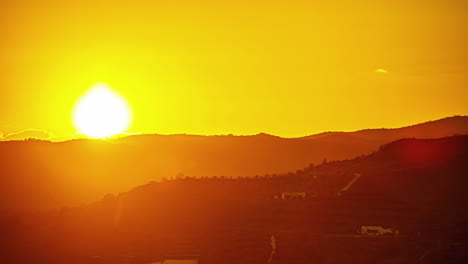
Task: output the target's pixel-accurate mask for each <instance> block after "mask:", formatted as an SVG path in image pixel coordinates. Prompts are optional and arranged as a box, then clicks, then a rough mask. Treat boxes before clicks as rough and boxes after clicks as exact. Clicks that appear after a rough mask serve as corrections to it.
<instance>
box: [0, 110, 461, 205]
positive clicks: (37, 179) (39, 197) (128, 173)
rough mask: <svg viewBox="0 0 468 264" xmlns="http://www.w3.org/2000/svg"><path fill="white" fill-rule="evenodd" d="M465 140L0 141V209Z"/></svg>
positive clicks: (391, 136) (418, 133)
mask: <svg viewBox="0 0 468 264" xmlns="http://www.w3.org/2000/svg"><path fill="white" fill-rule="evenodd" d="M454 134H460V135H461V134H468V117H460V116H459V117H450V118H445V119H441V120H438V121H431V122H428V123H423V124H418V125H414V126H410V127H404V128H399V129H374V130H362V131H357V132H339V133H338V132H331V133H324V134H319V135H315V136H309V137H304V138H280V137H276V136H271V135H267V134H259V135H254V136H195V135H134V136H128V137H125V138H120V139H115V140H106V141H102V140H86V139H80V140H71V141H65V142H47V141H35V140H28V141H8V142H0V165H1V166H0V175H1V178H0V198H1V199H0V201H1V202H0V208H3V209H5V208H9V209H34V208H50V207H54V206H63V205H76V204H80V203H83V202H89V201H93V200H95V199H96V198H97V197H100V196H102V195H103V194H106V193H118V192H122V191H125V190H127V189H129V188H131V187H132V186H136V185H138V184H141V183H143V182H148V181H152V180H159V179H161V178H162V177H166V178H170V177H175V176H176V175H177V174H179V173H182V174H184V175H188V176H195V177H201V176H209V177H211V176H244V177H247V176H255V175H262V174H273V173H287V172H289V171H292V172H294V171H296V170H297V168H302V167H305V166H308V165H309V164H310V163H314V164H319V163H321V162H322V161H323V160H324V159H327V160H328V161H331V160H344V159H350V158H354V157H356V156H359V155H363V154H368V153H371V152H372V151H375V150H377V149H378V148H379V146H381V145H383V144H386V143H389V142H391V141H393V140H396V139H400V138H402V137H405V138H407V137H408V138H432V137H443V136H452V135H454Z"/></svg>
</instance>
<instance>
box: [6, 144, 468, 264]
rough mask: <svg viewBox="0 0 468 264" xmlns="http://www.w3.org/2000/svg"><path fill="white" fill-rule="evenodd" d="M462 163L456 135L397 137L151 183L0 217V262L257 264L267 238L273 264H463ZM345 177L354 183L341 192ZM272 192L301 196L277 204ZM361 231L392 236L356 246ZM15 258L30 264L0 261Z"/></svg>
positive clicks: (467, 154) (467, 151) (464, 149)
mask: <svg viewBox="0 0 468 264" xmlns="http://www.w3.org/2000/svg"><path fill="white" fill-rule="evenodd" d="M466 160H468V135H467V136H454V137H447V138H441V139H424V140H421V139H402V140H398V141H396V142H393V143H390V144H388V145H385V146H382V147H381V148H380V150H379V151H377V152H375V153H373V154H371V155H367V156H363V157H358V158H355V159H351V160H344V161H336V162H329V163H325V164H322V165H319V166H308V167H306V168H304V169H300V170H297V171H296V172H295V173H287V174H276V175H263V176H260V177H253V178H237V179H228V178H219V177H217V178H203V179H200V178H183V179H182V178H181V179H175V180H163V181H161V182H151V183H148V184H145V185H141V186H138V187H136V188H133V189H131V190H130V191H128V192H124V193H121V194H120V195H117V196H114V195H106V196H105V197H103V198H102V199H100V200H98V201H96V202H94V203H91V204H89V205H86V206H81V207H67V208H63V209H61V210H54V211H49V212H40V213H31V214H25V215H23V217H22V218H20V217H17V218H11V217H4V218H1V217H0V220H1V221H3V222H2V223H3V224H2V225H0V228H1V227H2V228H4V230H1V229H0V231H3V233H5V234H6V235H7V236H6V238H5V240H6V241H8V242H9V243H8V245H7V246H6V247H2V249H3V250H4V251H5V252H4V254H3V256H5V257H8V258H9V260H13V261H11V262H9V263H27V262H31V261H32V260H34V261H36V262H38V263H77V264H78V263H80V264H88V263H89V264H91V263H110V262H112V263H134V264H148V263H152V261H155V260H159V259H165V257H166V256H167V254H168V253H167V252H170V251H171V250H172V249H174V248H178V247H179V246H182V245H183V246H184V247H186V248H187V246H188V247H189V248H195V249H199V250H200V260H201V261H203V263H213V264H214V263H220V262H222V263H229V264H238V263H249V264H257V263H265V260H266V259H268V256H269V255H270V252H271V245H270V243H271V242H270V240H271V236H272V235H273V236H274V237H275V239H276V241H277V250H276V252H275V255H274V256H273V262H272V263H276V264H292V263H294V264H296V263H297V264H299V263H306V262H307V261H308V260H314V263H324V264H325V263H350V264H351V263H363V264H372V263H427V264H435V263H465V262H466V259H468V255H467V254H466V250H465V248H466V245H468V240H467V236H466V234H468V228H467V225H466V219H467V214H466V212H467V210H468V207H467V205H468V196H467V195H466V191H465V188H466V186H467V183H468V180H467V179H466V172H467V171H468V163H467V162H466ZM355 173H360V175H361V177H360V178H359V179H358V180H357V181H356V182H355V183H354V184H352V186H351V187H350V188H349V189H347V190H346V191H344V192H343V191H342V189H343V187H344V186H347V185H348V183H349V182H350V180H351V179H352V177H353V175H355ZM282 192H305V193H306V197H305V199H286V200H283V199H279V198H278V194H280V193H282ZM275 196H276V198H275ZM362 225H382V226H386V227H387V226H390V227H394V228H396V229H397V230H399V232H400V233H399V236H397V237H395V236H389V237H365V236H359V235H357V231H356V230H358V229H359V227H360V226H362ZM7 231H8V232H7ZM28 241H40V243H28ZM299 241H300V242H299ZM433 245H438V247H437V248H436V249H435V250H432V252H431V253H430V254H428V253H426V252H428V249H431V248H433ZM179 248H180V247H179ZM9 249H10V250H9ZM12 249H15V250H12ZM18 249H21V252H23V251H26V252H30V253H31V254H28V255H24V254H21V255H14V254H12V253H11V252H18V251H19V250H18ZM51 249H52V250H51ZM338 251H340V252H343V254H336V252H338ZM241 253H243V254H241ZM422 256H424V262H421V261H419V260H420V259H422ZM441 258H443V259H444V260H445V261H446V262H445V261H444V262H440V259H441ZM63 260H66V262H64V261H63ZM390 261H391V262H390Z"/></svg>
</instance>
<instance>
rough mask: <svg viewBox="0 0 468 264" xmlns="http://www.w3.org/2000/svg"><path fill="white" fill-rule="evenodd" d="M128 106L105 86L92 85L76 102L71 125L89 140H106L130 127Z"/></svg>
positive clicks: (123, 99)
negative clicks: (89, 138)
mask: <svg viewBox="0 0 468 264" xmlns="http://www.w3.org/2000/svg"><path fill="white" fill-rule="evenodd" d="M130 122H131V111H130V106H129V104H128V103H127V101H126V100H125V98H123V97H122V96H121V95H120V94H118V93H117V92H115V91H113V90H112V89H111V88H110V87H109V86H108V85H106V84H102V83H100V84H96V85H94V86H93V87H92V88H91V89H90V90H89V91H88V92H87V93H86V94H84V95H83V96H82V97H81V98H80V99H79V100H78V102H77V104H76V106H75V109H74V111H73V123H74V124H75V126H76V128H77V129H78V130H79V132H80V133H83V134H85V135H86V136H88V137H91V138H108V137H112V136H114V135H116V134H119V133H123V132H125V131H126V130H127V129H128V127H129V126H130Z"/></svg>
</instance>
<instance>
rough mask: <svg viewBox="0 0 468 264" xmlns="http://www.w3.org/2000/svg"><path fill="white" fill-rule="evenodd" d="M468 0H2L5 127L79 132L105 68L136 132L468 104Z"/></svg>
mask: <svg viewBox="0 0 468 264" xmlns="http://www.w3.org/2000/svg"><path fill="white" fill-rule="evenodd" d="M229 2H230V3H229ZM467 2H468V1H450V0H448V1H447V0H440V1H431V0H424V1H422V0H417V1H395V0H387V1H378V0H373V1H359V0H358V1H291V0H288V1H195V0H192V1H149V0H148V1H142V0H132V1H118V0H109V1H107V0H106V1H99V0H93V1H64V0H62V1H58V0H41V1H39V0H37V1H36V0H28V1H23V0H15V1H0V131H3V132H4V133H8V132H12V131H18V130H22V129H28V128H31V129H40V130H46V131H49V132H52V133H54V134H56V135H66V134H72V133H74V132H75V130H76V129H75V128H74V127H73V124H72V120H71V112H72V108H73V106H74V104H75V102H76V100H77V99H78V98H79V96H80V95H81V94H83V93H84V92H86V90H87V89H88V88H89V87H91V86H92V85H93V84H94V83H97V82H105V83H107V84H109V85H110V86H112V87H113V88H114V89H115V90H117V91H118V92H120V93H121V94H122V95H123V96H125V97H126V98H127V99H128V101H129V102H130V104H131V106H132V108H133V112H134V122H133V125H132V127H131V132H146V133H147V132H152V133H162V134H168V133H190V134H228V133H233V134H255V133H258V132H266V133H271V134H276V135H280V136H287V137H292V136H301V135H307V134H312V133H317V132H321V131H328V130H345V131H348V130H357V129H362V128H374V127H398V126H403V125H408V124H413V123H418V122H423V121H427V120H431V119H432V120H434V119H438V118H441V117H445V116H451V115H455V114H459V115H466V114H468V104H467V98H468V96H467V94H468V92H467V91H468V89H467V84H468V82H467V81H468V74H467V73H468V70H467V66H468V65H467V64H468V56H467V49H466V47H468V39H467V33H468V27H467V25H468V21H467V20H468V5H467Z"/></svg>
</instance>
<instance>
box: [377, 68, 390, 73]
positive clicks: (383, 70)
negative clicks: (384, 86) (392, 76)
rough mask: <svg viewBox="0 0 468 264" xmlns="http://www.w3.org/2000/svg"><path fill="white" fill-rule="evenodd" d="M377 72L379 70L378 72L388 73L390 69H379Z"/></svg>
mask: <svg viewBox="0 0 468 264" xmlns="http://www.w3.org/2000/svg"><path fill="white" fill-rule="evenodd" d="M375 72H377V73H388V71H387V70H385V69H377V70H375Z"/></svg>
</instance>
